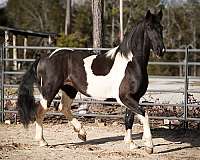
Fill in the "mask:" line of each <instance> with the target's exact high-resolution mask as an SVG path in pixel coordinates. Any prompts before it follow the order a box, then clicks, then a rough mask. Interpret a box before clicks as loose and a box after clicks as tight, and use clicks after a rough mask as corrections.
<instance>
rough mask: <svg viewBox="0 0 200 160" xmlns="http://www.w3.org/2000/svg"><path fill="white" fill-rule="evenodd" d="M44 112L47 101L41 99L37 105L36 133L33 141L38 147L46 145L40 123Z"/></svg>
mask: <svg viewBox="0 0 200 160" xmlns="http://www.w3.org/2000/svg"><path fill="white" fill-rule="evenodd" d="M46 111H47V100H45V99H44V98H42V99H41V101H40V103H39V104H38V105H37V112H36V133H35V139H36V140H37V141H38V142H39V145H40V146H46V145H48V144H47V142H46V141H45V139H44V137H43V126H42V122H43V119H44V115H45V113H46Z"/></svg>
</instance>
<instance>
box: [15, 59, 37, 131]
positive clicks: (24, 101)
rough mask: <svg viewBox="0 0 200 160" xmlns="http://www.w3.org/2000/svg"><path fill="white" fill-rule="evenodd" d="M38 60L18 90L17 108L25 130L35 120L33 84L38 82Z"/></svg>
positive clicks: (26, 74)
mask: <svg viewBox="0 0 200 160" xmlns="http://www.w3.org/2000/svg"><path fill="white" fill-rule="evenodd" d="M38 62H39V59H37V60H36V61H35V62H34V63H33V64H32V65H31V66H30V68H29V69H28V70H27V72H26V73H25V74H24V76H23V78H22V81H21V83H20V86H19V89H18V99H17V108H18V111H19V115H20V121H21V122H22V124H23V125H24V127H25V128H27V127H28V125H29V123H30V122H31V121H34V120H35V116H36V103H35V98H34V96H33V89H34V88H33V84H34V82H36V81H37V65H38Z"/></svg>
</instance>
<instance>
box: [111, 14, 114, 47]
mask: <svg viewBox="0 0 200 160" xmlns="http://www.w3.org/2000/svg"><path fill="white" fill-rule="evenodd" d="M114 41H115V16H114V15H112V31H111V47H114Z"/></svg>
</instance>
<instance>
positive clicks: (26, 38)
mask: <svg viewBox="0 0 200 160" xmlns="http://www.w3.org/2000/svg"><path fill="white" fill-rule="evenodd" d="M27 46H28V37H27V36H25V37H24V47H27ZM26 53H27V49H26V48H24V59H26Z"/></svg>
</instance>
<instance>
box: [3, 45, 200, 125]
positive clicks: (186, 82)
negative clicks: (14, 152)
mask: <svg viewBox="0 0 200 160" xmlns="http://www.w3.org/2000/svg"><path fill="white" fill-rule="evenodd" d="M13 48H15V49H32V50H54V49H57V48H58V47H38V46H28V47H24V46H1V48H0V54H1V55H0V57H1V63H0V67H1V73H0V74H1V82H0V85H1V90H0V95H1V106H0V118H1V121H3V120H4V114H5V113H7V112H13V113H17V111H8V110H5V107H4V105H5V101H6V100H7V99H8V98H5V96H4V95H5V93H4V92H5V89H6V87H14V88H17V87H18V85H16V84H15V85H10V84H5V78H4V77H5V75H7V74H10V75H12V76H15V75H19V74H23V72H19V71H9V70H6V67H5V63H7V62H12V61H16V62H32V61H34V59H11V58H5V54H6V52H7V50H9V49H13ZM71 49H73V50H85V51H88V50H89V51H92V50H94V51H95V50H108V49H109V48H71ZM172 52H173V53H174V52H180V53H182V54H184V61H183V62H149V64H150V65H174V66H177V65H180V66H183V68H184V76H182V77H175V78H177V79H182V80H183V81H184V89H183V90H173V89H172V90H148V91H147V92H172V93H183V94H184V99H183V103H181V104H165V103H161V104H158V103H148V102H145V103H140V105H148V106H158V105H159V106H180V107H183V111H184V112H183V115H182V117H169V116H168V117H166V116H162V117H159V116H154V117H150V118H152V119H169V120H171V119H177V120H183V121H185V122H186V121H189V120H195V121H200V117H195V118H191V117H188V107H200V104H188V94H189V93H190V92H192V93H199V94H200V89H199V90H190V89H188V85H189V80H191V79H199V81H200V77H190V76H188V66H191V65H196V66H200V62H188V57H189V54H191V53H197V52H199V53H200V49H189V48H186V49H167V53H166V54H171V53H172ZM151 78H152V76H150V79H151ZM158 78H163V77H158ZM168 78H169V77H168ZM13 99H15V98H13ZM75 102H77V103H101V104H102V103H104V104H117V103H116V102H104V101H98V100H91V101H84V100H75ZM50 114H52V113H50ZM56 114H57V113H56ZM77 116H95V117H122V115H98V114H84V115H82V114H81V115H80V114H77Z"/></svg>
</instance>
